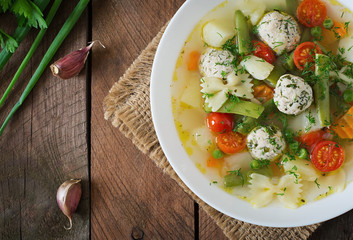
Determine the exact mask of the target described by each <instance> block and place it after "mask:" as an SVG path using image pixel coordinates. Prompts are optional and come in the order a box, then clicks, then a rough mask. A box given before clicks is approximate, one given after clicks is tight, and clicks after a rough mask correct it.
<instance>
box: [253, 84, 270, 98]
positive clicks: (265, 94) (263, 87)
mask: <svg viewBox="0 0 353 240" xmlns="http://www.w3.org/2000/svg"><path fill="white" fill-rule="evenodd" d="M273 94H274V91H273V89H272V88H270V87H269V86H268V85H267V84H264V83H263V84H260V85H257V86H256V87H254V97H255V98H256V99H257V100H259V101H260V102H262V103H265V102H267V101H268V100H270V99H272V98H273Z"/></svg>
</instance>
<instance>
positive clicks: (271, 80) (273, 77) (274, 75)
mask: <svg viewBox="0 0 353 240" xmlns="http://www.w3.org/2000/svg"><path fill="white" fill-rule="evenodd" d="M274 66H275V67H274V68H273V70H272V72H271V73H270V75H269V76H268V77H267V79H266V80H265V81H266V83H268V84H269V85H271V86H272V87H275V86H276V84H277V81H278V79H279V78H280V77H281V76H282V75H283V74H284V73H285V72H286V69H285V68H284V67H283V66H282V63H281V62H280V61H276V62H275V63H274Z"/></svg>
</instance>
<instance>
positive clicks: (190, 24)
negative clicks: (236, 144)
mask: <svg viewBox="0 0 353 240" xmlns="http://www.w3.org/2000/svg"><path fill="white" fill-rule="evenodd" d="M222 2H224V0H208V1H205V0H188V1H186V2H185V3H184V4H183V5H182V6H181V8H180V9H179V10H178V11H177V13H176V14H175V15H174V17H173V18H172V20H171V21H170V23H169V25H168V27H167V29H166V30H165V33H164V34H163V36H162V39H161V41H160V43H159V46H158V49H157V52H156V55H155V59H154V62H153V67H152V73H151V86H150V100H151V113H152V119H153V123H154V127H155V131H156V134H157V137H158V139H159V142H160V145H161V147H162V149H163V152H164V154H165V156H166V157H167V159H168V161H169V163H170V164H171V166H172V167H173V169H174V171H175V172H176V173H177V175H178V176H179V178H180V179H181V180H182V181H183V182H184V183H185V184H186V185H187V187H188V188H189V189H190V190H191V191H192V192H194V193H195V194H196V195H197V196H198V197H199V198H200V199H201V200H202V201H204V202H205V203H207V204H208V205H210V206H211V207H213V208H215V209H216V210H218V211H220V212H222V213H224V214H226V215H228V216H230V217H233V218H235V219H238V220H241V221H244V222H248V223H251V224H256V225H261V226H267V227H299V226H305V225H310V224H315V223H319V222H322V221H326V220H329V219H331V218H334V217H337V216H339V215H341V214H343V213H345V212H347V211H349V210H351V209H352V208H353V201H351V200H350V199H351V198H352V197H353V184H348V185H347V187H346V189H345V190H344V191H343V192H342V193H335V194H332V195H330V196H328V197H326V198H324V199H321V200H320V201H315V202H313V203H307V204H305V205H304V206H301V207H300V208H298V209H294V210H293V209H287V208H284V207H265V208H260V209H254V208H253V207H252V206H251V205H250V204H249V203H248V202H246V201H244V200H240V199H237V198H235V197H234V196H232V195H230V194H228V193H226V192H225V191H223V190H221V189H220V188H219V187H217V186H214V185H212V184H210V180H209V179H207V178H206V177H205V176H204V175H203V174H202V173H201V172H200V171H199V170H198V169H197V167H196V166H195V164H194V163H193V162H192V161H191V160H190V158H189V156H188V155H187V154H186V152H185V149H184V148H183V146H182V144H181V142H180V140H179V136H178V133H177V131H176V128H175V124H174V118H173V113H172V110H171V109H172V103H171V91H170V84H171V82H172V76H173V73H174V69H175V64H176V61H177V58H178V56H179V53H180V51H181V49H182V47H183V45H184V43H185V40H186V39H187V37H188V36H189V34H190V32H191V31H192V30H193V28H194V27H195V26H196V24H197V23H198V22H199V20H200V19H201V18H202V17H203V16H204V15H205V14H206V13H207V12H209V11H210V10H212V9H213V8H214V7H216V6H218V5H219V4H220V3H222ZM339 2H341V3H342V4H343V5H345V6H347V7H348V6H349V7H350V9H353V2H351V3H349V0H340V1H339ZM200 6H202V7H201V8H200ZM195 9H197V10H198V11H194V10H195ZM185 16H188V18H186V17H185ZM181 26H182V28H183V30H182V31H181V29H180V27H181ZM169 50H171V51H169ZM161 90H162V91H161Z"/></svg>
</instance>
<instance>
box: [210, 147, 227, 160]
mask: <svg viewBox="0 0 353 240" xmlns="http://www.w3.org/2000/svg"><path fill="white" fill-rule="evenodd" d="M212 157H213V158H215V159H221V158H223V157H224V153H223V152H222V151H221V150H219V149H215V150H213V151H212Z"/></svg>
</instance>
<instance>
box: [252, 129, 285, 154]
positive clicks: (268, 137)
mask: <svg viewBox="0 0 353 240" xmlns="http://www.w3.org/2000/svg"><path fill="white" fill-rule="evenodd" d="M247 146H248V149H249V152H250V154H251V156H252V157H253V158H255V159H257V160H270V161H273V160H275V159H277V158H278V157H279V156H281V155H282V153H283V151H284V149H285V147H286V143H285V141H284V138H283V135H282V132H281V131H280V130H279V129H278V128H277V127H275V126H266V127H258V128H255V129H253V130H252V131H251V132H250V134H249V135H248V137H247Z"/></svg>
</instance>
